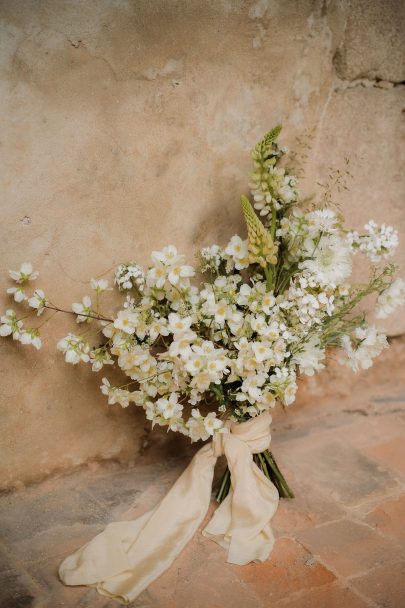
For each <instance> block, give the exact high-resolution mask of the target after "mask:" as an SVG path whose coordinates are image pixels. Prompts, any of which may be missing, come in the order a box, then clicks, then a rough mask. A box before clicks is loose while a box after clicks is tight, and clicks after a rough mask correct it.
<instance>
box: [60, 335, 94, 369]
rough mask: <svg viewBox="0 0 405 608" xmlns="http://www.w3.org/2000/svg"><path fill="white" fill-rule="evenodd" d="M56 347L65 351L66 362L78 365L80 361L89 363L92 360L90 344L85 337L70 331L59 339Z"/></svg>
mask: <svg viewBox="0 0 405 608" xmlns="http://www.w3.org/2000/svg"><path fill="white" fill-rule="evenodd" d="M56 347H57V349H58V350H60V351H61V352H62V353H64V355H65V361H66V363H71V364H72V365H77V363H79V362H80V361H84V362H85V363H87V362H88V361H89V360H90V357H89V351H90V346H89V345H88V343H87V342H86V341H85V340H84V339H83V338H81V337H80V336H76V335H75V334H71V333H70V334H68V335H67V336H66V337H65V338H62V340H59V342H58V343H57V345H56Z"/></svg>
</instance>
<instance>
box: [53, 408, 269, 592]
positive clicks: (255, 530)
mask: <svg viewBox="0 0 405 608" xmlns="http://www.w3.org/2000/svg"><path fill="white" fill-rule="evenodd" d="M270 423H271V416H270V414H269V413H268V412H265V413H263V414H261V415H260V416H258V417H256V418H252V419H251V420H249V421H247V422H243V423H241V424H237V423H230V422H228V423H227V427H228V429H227V430H228V432H226V433H218V434H216V435H215V436H214V439H213V441H212V442H210V443H208V444H205V445H204V446H203V447H202V448H201V449H200V450H199V451H198V452H197V453H196V454H195V456H194V457H193V459H192V461H191V462H190V464H189V466H188V467H187V468H186V470H185V471H184V472H183V473H182V475H181V476H180V477H179V478H178V479H177V481H176V482H175V483H174V485H173V486H172V488H171V489H170V490H169V492H168V493H167V494H166V496H165V497H164V498H163V499H162V501H161V502H160V503H159V504H158V505H157V506H156V507H155V508H154V509H152V510H151V511H148V512H147V513H145V514H144V515H142V516H141V517H138V519H135V520H133V521H123V522H116V523H111V524H109V525H108V526H107V527H106V528H105V529H104V531H103V532H101V534H98V535H97V536H96V537H95V538H93V540H91V541H90V542H89V543H87V544H86V545H84V546H83V547H81V548H80V549H78V550H77V551H76V552H75V553H73V554H72V555H70V556H69V557H67V558H66V559H65V560H64V561H63V563H62V564H61V566H60V569H59V576H60V578H61V580H62V581H63V583H65V585H94V586H96V588H97V590H98V592H99V593H101V594H102V595H106V596H108V597H111V598H114V599H116V600H118V601H119V602H121V603H122V604H129V603H130V602H131V601H133V600H134V599H135V598H136V597H137V596H138V595H139V594H140V593H141V592H142V591H143V590H144V589H145V588H146V587H147V586H148V585H149V584H150V583H151V582H152V581H153V580H155V579H156V578H157V577H158V576H160V574H162V572H164V571H165V570H167V569H168V568H169V566H170V565H171V564H172V563H173V561H174V559H175V558H176V556H177V555H178V554H179V553H180V552H181V551H182V549H183V548H184V547H185V545H186V544H187V543H188V542H189V540H190V539H191V538H192V537H193V535H194V534H195V532H196V530H197V529H198V526H199V525H200V523H201V522H202V520H203V519H204V516H205V515H206V513H207V510H208V507H209V504H210V499H211V487H212V480H213V475H214V467H215V463H216V460H217V458H218V456H221V455H222V454H225V456H226V458H227V460H228V466H229V470H230V472H231V489H230V491H229V494H228V496H227V497H226V498H225V500H224V501H223V502H222V503H221V504H220V505H219V507H218V508H217V510H216V511H215V513H214V515H213V517H212V519H211V520H210V521H209V523H208V525H207V526H206V528H205V529H204V530H203V534H204V536H206V537H208V538H211V539H212V540H214V541H215V542H217V543H219V544H220V545H221V546H222V547H224V548H225V549H227V551H228V559H227V561H228V562H229V563H231V564H247V563H249V562H251V561H256V562H261V561H264V560H266V559H267V558H268V556H269V554H270V551H271V549H272V546H273V543H274V537H273V533H272V530H271V527H270V520H271V518H272V517H273V515H274V513H275V511H276V509H277V505H278V492H277V489H276V488H275V486H274V485H273V484H272V483H271V481H269V480H268V479H267V477H266V476H265V475H264V474H263V473H262V471H261V470H260V469H259V467H257V466H256V464H255V463H254V462H253V458H252V454H255V453H259V452H263V451H264V450H266V449H267V448H268V447H269V445H270Z"/></svg>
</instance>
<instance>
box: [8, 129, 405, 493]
mask: <svg viewBox="0 0 405 608" xmlns="http://www.w3.org/2000/svg"><path fill="white" fill-rule="evenodd" d="M280 131H281V127H276V128H275V129H273V130H272V131H270V132H269V133H267V134H266V135H265V136H264V138H263V139H262V140H261V141H260V142H259V143H258V144H257V145H256V147H255V148H254V150H253V152H252V159H253V171H252V173H251V176H250V189H251V198H250V199H249V198H248V197H246V196H242V197H241V207H242V213H243V216H244V218H245V221H246V228H247V237H246V238H243V237H242V236H240V235H234V236H232V237H231V238H230V240H229V242H228V243H227V244H226V245H225V246H220V245H217V244H215V245H211V246H207V247H204V248H203V249H202V250H201V251H200V252H199V268H198V270H199V271H200V272H202V274H203V277H204V279H203V281H202V282H201V283H200V284H198V283H196V282H195V279H194V278H195V275H196V269H195V268H194V267H193V266H191V265H189V264H187V263H185V259H184V256H183V255H181V254H179V253H178V251H177V249H176V247H174V246H173V245H169V246H167V247H164V248H163V249H162V250H161V251H154V252H153V253H152V255H151V264H150V266H148V267H147V268H145V269H144V268H142V267H141V266H140V265H139V264H137V263H136V262H128V263H125V264H120V265H119V266H118V268H117V269H116V270H115V273H114V286H115V288H116V289H118V291H119V292H120V293H121V294H122V295H124V296H125V297H124V299H123V301H122V305H121V306H120V309H119V310H117V311H116V313H115V314H114V315H113V316H107V315H104V314H103V313H102V312H101V311H100V310H99V298H100V297H101V295H102V293H103V292H105V291H106V290H107V289H110V288H109V286H108V281H107V280H105V279H101V280H95V279H92V280H91V287H92V289H93V290H94V291H95V293H96V306H95V307H94V306H93V303H92V298H91V297H90V296H88V295H85V296H84V297H83V300H82V302H80V303H73V304H72V307H71V310H69V309H66V308H60V307H58V306H56V305H55V304H53V303H52V302H51V300H49V299H48V298H47V296H45V293H44V291H43V290H42V289H36V290H34V292H33V293H32V294H31V295H29V294H28V295H27V294H26V290H27V288H28V287H29V286H30V284H31V283H32V281H33V280H35V279H37V277H38V272H36V271H33V269H32V266H31V264H28V263H24V264H22V266H21V268H20V270H18V271H10V278H11V279H13V280H14V281H15V285H14V286H13V287H10V288H9V289H8V290H7V291H8V293H9V294H10V296H12V297H13V298H14V300H15V302H16V303H18V304H19V305H27V306H28V312H27V311H26V312H24V313H23V314H22V316H19V315H18V314H17V313H16V312H15V311H14V310H13V309H9V310H7V311H6V313H5V315H3V316H2V317H1V324H0V335H2V336H12V337H13V338H14V339H15V340H19V341H20V342H21V343H22V344H32V345H33V346H34V347H35V348H37V349H39V348H40V346H41V333H40V330H41V331H42V326H43V325H44V323H42V324H41V325H40V326H37V327H26V326H25V323H26V319H27V318H28V317H29V316H30V312H29V311H31V313H33V314H36V315H37V316H41V315H42V314H43V313H44V312H45V311H47V310H49V311H52V315H54V314H58V313H65V314H66V313H67V314H69V315H75V317H76V321H77V323H79V324H87V325H89V326H90V327H89V328H88V329H86V331H85V332H83V333H80V334H78V333H75V332H72V333H69V334H68V335H67V336H65V337H64V338H62V339H61V340H59V341H58V343H57V349H58V350H59V351H61V352H62V353H63V354H64V356H65V360H66V361H67V362H68V363H71V364H74V365H76V364H79V363H88V364H90V365H91V368H92V370H93V371H94V372H100V371H101V370H104V368H105V366H109V365H110V366H111V365H112V366H115V367H118V368H119V369H120V370H121V371H122V372H123V374H124V375H125V376H126V377H127V378H129V381H128V382H125V383H123V384H122V385H121V386H113V385H111V383H110V381H109V380H108V378H106V377H103V378H102V381H101V387H100V388H101V392H102V393H103V394H104V395H105V396H106V397H107V399H108V403H109V404H120V405H121V406H122V407H128V406H129V404H131V403H133V404H135V405H137V406H139V407H141V408H143V410H144V411H145V415H146V418H147V419H148V420H149V421H151V424H152V426H154V425H159V426H166V427H167V429H168V430H172V431H176V432H180V433H182V434H184V435H187V436H188V437H189V438H190V439H191V441H198V440H206V439H208V438H209V437H210V436H213V435H214V434H215V433H223V432H226V430H227V427H226V421H227V420H228V419H230V420H232V421H234V422H235V421H236V422H244V421H247V420H249V419H250V418H254V417H256V416H259V415H260V414H261V413H262V412H265V411H267V410H269V409H271V408H273V407H275V405H276V404H281V405H282V406H283V407H288V406H290V405H291V404H292V403H293V402H294V400H295V396H296V392H297V380H298V377H299V376H300V375H308V376H312V375H313V374H315V373H317V372H319V371H320V370H321V369H323V368H324V366H325V360H326V357H327V355H328V352H329V349H330V348H332V347H333V348H335V349H336V348H338V349H339V353H340V354H339V361H340V362H341V363H342V364H344V365H347V366H349V367H350V368H352V369H353V370H354V371H358V370H359V369H367V368H369V367H370V366H371V365H372V361H373V359H374V358H375V357H376V356H378V355H379V354H380V353H381V352H382V350H383V349H384V348H386V347H387V340H386V337H385V335H384V334H383V333H382V332H381V331H380V330H379V329H377V327H376V326H375V325H373V324H372V323H369V322H368V318H369V317H370V316H372V315H373V314H374V316H375V317H376V318H379V319H384V318H386V317H387V316H388V315H389V314H391V313H392V312H393V311H394V310H395V309H396V307H397V306H399V305H401V304H404V302H405V283H404V281H403V280H402V279H399V278H395V273H396V267H395V266H394V265H393V264H391V263H390V262H389V260H390V259H391V258H392V256H393V254H394V253H395V250H396V248H397V246H398V235H397V232H396V231H395V229H394V228H393V227H391V226H387V225H385V224H383V225H382V226H378V225H377V224H376V223H375V222H373V221H369V222H368V223H367V224H366V225H365V227H364V230H365V232H364V233H363V234H359V233H358V232H357V231H353V230H348V229H346V228H345V226H344V224H343V218H342V216H341V215H338V214H337V213H336V212H335V210H334V209H333V208H331V207H332V201H331V198H332V190H331V189H329V190H328V196H326V197H325V196H324V197H322V199H321V200H320V202H319V203H318V205H316V204H312V206H311V210H310V211H308V210H306V209H305V205H304V204H303V202H302V201H301V200H300V196H299V190H298V179H297V177H295V176H294V175H292V174H291V173H290V171H289V169H288V167H286V166H284V165H283V163H282V159H283V157H284V156H285V154H286V152H287V150H286V148H282V147H279V145H278V137H279V134H280ZM356 255H364V256H367V257H368V259H369V262H370V265H371V273H370V278H369V280H368V282H367V283H365V284H363V285H356V284H352V283H350V282H349V278H350V275H351V273H352V268H353V264H354V262H355V258H356ZM371 294H374V295H375V296H376V305H375V309H374V311H370V312H367V311H364V312H361V313H356V312H355V311H356V307H357V306H358V305H359V304H361V302H362V301H363V300H364V298H366V297H367V296H370V295H371ZM50 318H51V317H49V319H50ZM46 321H47V320H45V322H46ZM94 326H95V327H94ZM93 328H94V329H93ZM207 410H208V411H207ZM255 462H256V464H257V465H258V466H259V468H260V469H261V470H262V472H263V473H264V474H265V475H266V476H267V477H268V478H269V479H271V480H272V481H273V483H274V484H275V485H276V487H277V488H278V490H279V493H280V495H281V496H292V492H291V490H290V488H289V487H288V484H287V482H286V481H285V479H284V478H283V476H282V474H281V472H280V470H279V468H278V467H277V464H276V463H275V461H274V457H273V456H272V455H271V454H270V453H269V452H267V451H265V452H264V453H262V454H259V455H257V456H255ZM229 486H230V475H229V472H226V473H225V476H224V478H223V480H222V482H221V485H220V491H219V494H218V499H219V500H222V499H223V498H224V497H225V496H226V494H227V492H228V491H229Z"/></svg>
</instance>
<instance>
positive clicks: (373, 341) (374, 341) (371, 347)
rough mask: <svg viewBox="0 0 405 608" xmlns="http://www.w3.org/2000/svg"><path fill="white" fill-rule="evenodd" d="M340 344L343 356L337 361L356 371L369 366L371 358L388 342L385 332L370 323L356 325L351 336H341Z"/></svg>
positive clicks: (386, 345) (371, 361)
mask: <svg viewBox="0 0 405 608" xmlns="http://www.w3.org/2000/svg"><path fill="white" fill-rule="evenodd" d="M341 346H342V348H343V350H344V354H345V356H344V357H341V358H340V359H339V362H340V363H343V364H344V365H347V366H348V367H350V368H351V369H352V370H353V371H355V372H357V371H359V369H368V368H369V367H371V366H372V364H373V359H374V358H375V357H378V355H379V354H380V353H381V352H382V351H383V350H384V348H387V347H388V343H387V337H386V336H385V334H383V333H382V332H380V331H379V330H378V329H377V328H376V327H375V326H373V325H371V326H366V327H357V328H356V329H355V331H354V333H353V336H347V335H345V336H343V337H342V338H341Z"/></svg>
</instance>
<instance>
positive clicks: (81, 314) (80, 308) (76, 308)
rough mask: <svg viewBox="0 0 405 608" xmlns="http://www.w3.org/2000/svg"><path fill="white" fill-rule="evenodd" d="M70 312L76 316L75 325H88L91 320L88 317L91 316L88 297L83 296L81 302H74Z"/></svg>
mask: <svg viewBox="0 0 405 608" xmlns="http://www.w3.org/2000/svg"><path fill="white" fill-rule="evenodd" d="M72 310H73V312H75V313H76V314H77V315H78V317H77V319H76V321H77V323H83V322H87V323H90V322H91V321H92V320H93V319H92V317H90V316H88V315H91V314H92V310H91V298H90V296H84V297H83V300H82V302H74V303H73V304H72Z"/></svg>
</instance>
